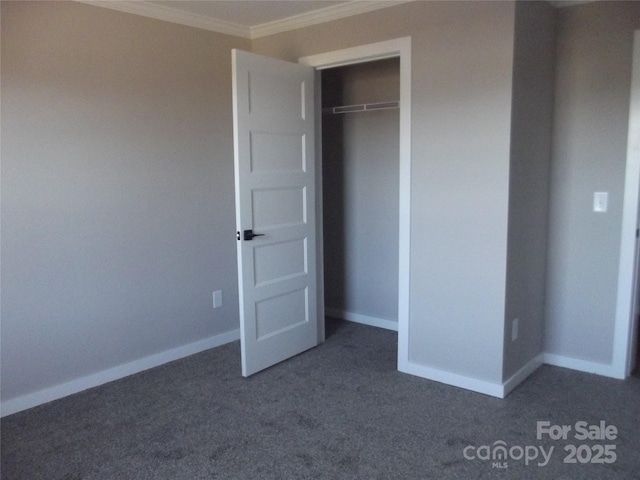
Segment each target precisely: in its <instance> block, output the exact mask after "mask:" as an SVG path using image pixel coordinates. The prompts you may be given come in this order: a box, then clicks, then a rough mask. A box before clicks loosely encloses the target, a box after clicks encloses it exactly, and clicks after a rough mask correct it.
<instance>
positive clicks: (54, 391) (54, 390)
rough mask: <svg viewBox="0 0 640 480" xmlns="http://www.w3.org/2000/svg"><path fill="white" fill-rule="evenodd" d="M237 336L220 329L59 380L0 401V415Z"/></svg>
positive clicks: (96, 384) (97, 384)
mask: <svg viewBox="0 0 640 480" xmlns="http://www.w3.org/2000/svg"><path fill="white" fill-rule="evenodd" d="M239 338H240V331H239V330H232V331H230V332H225V333H221V334H219V335H215V336H213V337H209V338H205V339H204V340H199V341H197V342H194V343H190V344H188V345H183V346H181V347H177V348H173V349H171V350H167V351H165V352H161V353H157V354H155V355H150V356H148V357H145V358H140V359H138V360H134V361H133V362H129V363H125V364H124V365H119V366H117V367H114V368H110V369H108V370H103V371H101V372H98V373H94V374H93V375H88V376H86V377H82V378H77V379H75V380H72V381H70V382H66V383H61V384H58V385H54V386H53V387H49V388H45V389H42V390H39V391H37V392H34V393H29V394H27V395H22V396H20V397H16V398H12V399H10V400H6V401H4V402H2V405H1V407H0V410H1V411H2V416H3V417H4V416H7V415H11V414H13V413H17V412H20V411H22V410H26V409H28V408H32V407H36V406H38V405H42V404H43V403H47V402H51V401H53V400H57V399H59V398H63V397H66V396H68V395H72V394H74V393H78V392H81V391H83V390H87V389H89V388H93V387H97V386H99V385H103V384H105V383H108V382H112V381H114V380H118V379H120V378H124V377H127V376H129V375H133V374H134V373H139V372H142V371H144V370H148V369H150V368H154V367H157V366H159V365H162V364H165V363H168V362H173V361H174V360H179V359H181V358H184V357H188V356H190V355H194V354H196V353H200V352H202V351H204V350H209V349H210V348H214V347H219V346H221V345H224V344H225V343H230V342H235V341H236V340H238V339H239Z"/></svg>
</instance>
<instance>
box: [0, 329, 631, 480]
mask: <svg viewBox="0 0 640 480" xmlns="http://www.w3.org/2000/svg"><path fill="white" fill-rule="evenodd" d="M396 342H397V335H396V334H395V333H394V332H390V331H386V330H381V329H377V328H371V327H366V326H362V325H357V324H353V323H347V322H344V323H343V322H336V323H334V324H332V332H331V335H329V337H328V339H327V341H326V342H325V343H324V344H322V345H321V346H319V347H318V348H315V349H313V350H311V351H309V352H306V353H304V354H302V355H299V356H297V357H295V358H293V359H290V360H288V361H286V362H283V363H281V364H280V365H277V366H275V367H273V368H271V369H268V370H266V371H264V372H261V373H259V374H257V375H255V376H253V377H251V378H248V379H245V378H242V377H241V375H240V347H239V343H237V342H236V343H232V344H228V345H225V346H222V347H219V348H216V349H213V350H209V351H206V352H203V353H201V354H198V355H194V356H191V357H189V358H186V359H183V360H179V361H176V362H172V363H170V364H167V365H163V366H161V367H158V368H155V369H152V370H148V371H146V372H142V373H140V374H137V375H133V376H131V377H127V378H124V379H122V380H118V381H116V382H112V383H109V384H106V385H103V386H100V387H97V388H94V389H91V390H88V391H85V392H81V393H79V394H76V395H73V396H70V397H66V398H64V399H61V400H58V401H55V402H51V403H49V404H46V405H42V406H39V407H36V408H33V409H30V410H27V411H24V412H20V413H17V414H14V415H11V416H8V417H6V418H4V419H3V420H2V423H1V435H2V437H1V440H2V445H1V446H2V453H1V455H2V464H1V467H2V472H1V473H2V479H6V480H14V479H20V480H35V479H47V480H54V479H66V480H71V479H345V478H354V479H427V478H437V479H467V478H469V479H471V478H549V479H563V478H567V479H589V478H593V479H607V478H616V479H617V478H622V479H627V478H629V479H631V478H640V435H639V432H640V429H639V427H640V379H638V378H631V379H628V380H626V381H617V380H612V379H607V378H603V377H599V376H595V375H588V374H583V373H578V372H573V371H569V370H565V369H561V368H554V367H548V366H543V367H542V368H540V369H539V370H538V371H536V372H535V373H534V374H533V375H532V376H531V377H530V378H529V379H528V380H527V381H526V382H524V383H523V384H522V385H520V386H519V387H518V388H517V389H516V390H514V391H513V392H512V393H511V394H510V395H509V396H508V397H507V398H506V399H504V400H500V399H496V398H492V397H488V396H485V395H481V394H477V393H473V392H469V391H465V390H462V389H458V388H454V387H450V386H446V385H442V384H439V383H436V382H432V381H428V380H424V379H420V378H416V377H412V376H409V375H405V374H402V373H399V372H397V371H396V348H397V345H396ZM537 421H549V422H550V424H551V425H556V424H557V425H570V426H572V432H571V433H570V434H569V436H568V438H567V440H551V439H549V438H548V436H545V437H544V438H543V439H540V440H538V439H537V438H536V422H537ZM579 421H584V422H587V425H599V424H600V421H605V422H606V424H607V425H613V426H615V427H616V428H617V430H618V433H617V435H616V438H615V439H613V440H611V439H608V440H576V439H575V438H574V433H575V424H576V422H579ZM501 442H504V443H501ZM572 444H573V445H575V449H576V452H577V456H576V457H575V458H576V463H564V460H565V459H566V458H567V456H569V460H571V458H572V457H571V456H570V455H569V454H570V453H571V452H570V449H571V448H572V447H568V445H572ZM581 445H586V447H581ZM605 445H612V446H613V447H614V448H613V449H612V448H611V447H608V448H606V452H605ZM497 446H506V448H507V449H508V451H507V458H506V460H503V461H499V462H497V463H494V462H492V461H491V460H484V459H481V458H478V457H485V455H486V453H487V452H494V451H498V450H497ZM599 446H601V447H602V451H600V452H599V450H600V447H599ZM467 447H469V448H467ZM551 447H553V451H552V453H551V455H550V456H549V460H548V463H547V464H546V465H540V464H539V463H542V462H543V457H542V454H540V453H539V452H540V448H544V451H545V452H549V451H550V449H551ZM567 448H568V450H567ZM465 449H466V450H465ZM533 449H536V451H537V452H538V454H539V457H538V458H537V459H535V460H532V461H530V462H528V463H529V464H528V465H526V464H525V463H526V462H525V459H524V458H518V457H519V456H520V453H524V452H526V451H528V452H529V456H530V457H531V456H533ZM465 451H466V452H467V456H468V457H472V456H474V455H475V457H476V458H473V459H467V458H465V455H464V452H465ZM603 452H604V454H603ZM612 452H613V453H614V454H615V461H612V462H611V463H597V462H599V461H600V460H604V459H607V460H608V461H611V460H613V459H614V458H613V456H612ZM578 457H579V461H578ZM505 462H506V463H505ZM499 467H502V468H499ZM505 467H506V468H505Z"/></svg>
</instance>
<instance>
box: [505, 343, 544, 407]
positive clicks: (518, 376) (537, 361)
mask: <svg viewBox="0 0 640 480" xmlns="http://www.w3.org/2000/svg"><path fill="white" fill-rule="evenodd" d="M543 360H544V353H540V354H538V355H536V356H535V357H534V358H532V359H531V360H530V361H529V362H528V363H527V364H526V365H525V366H524V367H522V368H521V369H520V370H518V371H517V372H516V373H514V374H513V375H511V378H509V380H507V381H506V382H503V383H502V389H503V395H502V398H504V397H506V396H507V395H508V394H509V393H510V392H511V390H513V389H514V388H516V387H517V386H518V385H520V384H521V383H522V382H524V381H525V380H526V379H527V377H529V375H531V374H532V373H533V372H535V371H536V370H537V369H538V368H540V366H541V365H542V364H543V363H544V361H543Z"/></svg>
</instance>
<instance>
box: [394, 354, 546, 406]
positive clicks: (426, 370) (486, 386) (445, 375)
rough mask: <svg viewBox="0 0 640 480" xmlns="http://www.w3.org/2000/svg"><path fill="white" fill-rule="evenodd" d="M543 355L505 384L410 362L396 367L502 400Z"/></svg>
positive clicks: (540, 361) (537, 363)
mask: <svg viewBox="0 0 640 480" xmlns="http://www.w3.org/2000/svg"><path fill="white" fill-rule="evenodd" d="M542 358H543V354H542V353H541V354H540V355H538V356H536V357H535V358H533V359H532V360H531V361H529V362H528V363H527V364H526V365H525V366H524V367H522V368H521V369H520V370H518V371H517V372H516V373H515V374H513V375H512V376H511V378H509V379H508V380H507V381H506V382H503V383H493V382H488V381H484V380H479V379H477V378H472V377H467V376H464V375H459V374H457V373H451V372H447V371H444V370H440V369H437V368H432V367H426V366H424V365H418V364H415V363H411V362H403V363H402V365H398V370H399V371H401V372H404V373H409V374H411V375H416V376H418V377H422V378H426V379H427V380H433V381H436V382H440V383H445V384H447V385H451V386H453V387H459V388H464V389H465V390H471V391H473V392H477V393H482V394H484V395H490V396H492V397H497V398H504V397H506V396H507V395H508V394H509V392H511V391H512V390H513V389H514V388H516V387H517V386H518V385H520V383H522V382H523V381H524V380H525V379H526V378H527V377H528V376H529V375H531V374H532V373H533V372H535V371H536V369H537V368H538V367H540V366H541V365H542Z"/></svg>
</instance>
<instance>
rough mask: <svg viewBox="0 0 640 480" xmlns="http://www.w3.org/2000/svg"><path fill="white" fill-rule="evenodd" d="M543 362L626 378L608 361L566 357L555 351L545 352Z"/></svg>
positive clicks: (585, 371)
mask: <svg viewBox="0 0 640 480" xmlns="http://www.w3.org/2000/svg"><path fill="white" fill-rule="evenodd" d="M543 355H544V357H543V362H544V363H546V364H547V365H553V366H554V367H562V368H570V369H571V370H578V371H580V372H584V373H595V374H596V375H602V376H605V377H611V378H618V379H624V378H625V377H624V376H620V375H619V374H618V372H617V369H615V368H614V367H613V366H612V365H607V364H606V363H597V362H590V361H588V360H580V359H579V358H572V357H566V356H564V355H556V354H553V353H545V354H543Z"/></svg>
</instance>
